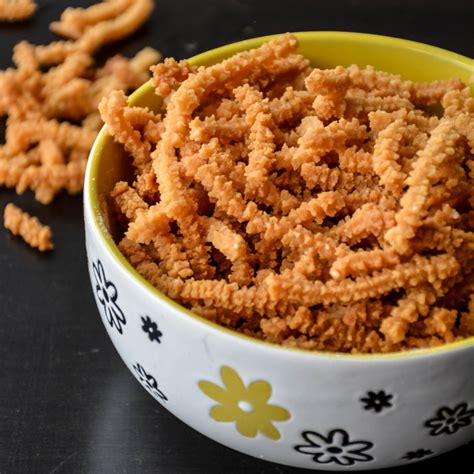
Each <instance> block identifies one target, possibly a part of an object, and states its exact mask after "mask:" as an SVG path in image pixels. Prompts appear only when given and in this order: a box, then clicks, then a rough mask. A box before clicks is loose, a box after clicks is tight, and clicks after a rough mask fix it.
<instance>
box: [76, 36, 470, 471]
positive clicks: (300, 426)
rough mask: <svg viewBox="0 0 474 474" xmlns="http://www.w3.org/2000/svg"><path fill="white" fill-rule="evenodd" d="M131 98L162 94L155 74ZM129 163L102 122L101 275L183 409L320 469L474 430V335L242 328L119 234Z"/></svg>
mask: <svg viewBox="0 0 474 474" xmlns="http://www.w3.org/2000/svg"><path fill="white" fill-rule="evenodd" d="M296 36H297V37H298V39H299V41H300V44H301V46H300V51H301V52H302V53H303V54H305V55H306V56H307V57H308V58H309V59H310V60H311V61H312V62H313V64H314V65H317V66H318V67H323V68H325V67H334V66H336V65H338V64H343V65H349V64H352V63H356V64H358V65H359V66H365V65H367V64H372V65H373V66H375V67H376V68H379V69H383V70H386V71H390V72H396V73H400V74H401V75H402V76H403V77H404V78H407V79H414V80H433V79H444V78H450V77H453V76H458V77H461V78H462V79H464V80H465V81H467V79H468V77H469V75H470V74H471V73H472V72H473V63H472V61H471V60H469V59H467V58H464V57H462V56H459V55H457V54H454V53H450V52H447V51H443V50H441V49H438V48H435V47H431V46H426V45H422V44H418V43H413V42H410V41H405V40H400V39H394V38H387V37H381V36H373V35H366V34H355V33H338V32H307V33H299V34H297V35H296ZM267 39H268V37H267V38H256V39H252V40H248V41H243V42H240V43H235V44H231V45H228V46H224V47H222V48H218V49H215V50H212V51H209V52H206V53H203V54H200V55H198V56H195V57H194V58H192V59H191V62H192V63H193V64H202V65H209V64H212V63H214V62H217V61H220V60H222V59H223V58H225V57H228V56H230V55H231V54H234V53H235V52H238V51H241V50H245V49H249V48H253V47H256V46H258V45H259V44H261V43H262V42H263V41H265V40H267ZM130 103H131V104H138V105H148V106H149V107H152V108H159V107H160V103H159V100H158V99H157V98H156V97H155V96H154V94H153V90H152V87H151V86H150V85H148V84H145V85H144V86H142V87H141V88H140V89H139V90H138V91H137V92H135V93H134V94H133V95H132V96H131V97H130ZM127 163H128V160H127V159H126V158H125V157H124V155H123V151H122V149H121V148H120V147H119V146H117V145H115V144H114V143H113V142H112V139H111V138H110V137H109V136H108V135H107V133H106V131H105V130H102V131H101V132H100V134H99V136H98V138H97V140H96V142H95V145H94V148H93V150H92V152H91V156H90V159H89V164H88V168H87V175H86V180H85V188H84V213H85V225H86V242H87V255H88V266H89V271H90V278H91V283H92V288H93V292H94V295H95V299H96V303H97V307H98V308H99V313H100V315H101V317H102V320H103V323H104V325H105V327H106V329H107V332H108V334H109V336H110V338H111V339H112V341H113V343H114V345H115V347H116V348H117V351H118V352H119V354H120V355H121V357H122V359H123V360H124V362H125V364H126V365H127V367H128V368H129V369H130V371H131V372H132V373H133V374H134V376H135V377H136V378H137V379H138V381H139V382H140V383H141V384H142V385H143V387H144V388H145V389H146V390H147V391H148V392H149V393H150V394H151V395H152V396H153V397H154V398H155V399H156V400H157V401H158V402H159V403H160V404H162V405H163V406H164V407H165V408H166V409H168V410H169V411H170V412H171V413H173V414H174V415H176V416H177V417H178V418H179V419H181V420H182V421H184V422H185V423H187V424H188V425H189V426H191V427H193V428H194V429H196V430H197V431H199V432H201V433H203V434H204V435H206V436H208V437H209V438H212V439H214V440H216V441H218V442H219V443H222V444H224V445H226V446H229V447H231V448H234V449H236V450H238V451H241V452H242V453H246V454H249V455H251V456H255V457H257V458H260V459H265V460H268V461H273V462H277V463H281V464H286V465H290V466H297V467H302V468H310V469H311V468H312V469H327V470H350V469H354V470H369V469H375V468H383V467H388V466H395V465H402V464H406V463H410V462H414V461H417V460H419V459H423V458H427V457H429V456H435V455H438V454H441V453H443V452H445V451H449V450H451V449H453V448H456V447H458V446H460V445H462V444H464V443H467V442H468V441H470V440H471V439H473V438H474V377H473V367H474V338H470V339H467V340H464V341H462V342H457V343H454V344H449V345H446V346H443V347H440V348H436V349H429V350H418V351H412V352H404V353H395V354H386V355H359V356H353V355H343V354H330V353H320V352H319V353H318V352H305V351H302V350H294V349H286V348H282V347H279V346H275V345H271V344H268V343H264V342H259V341H257V340H254V339H251V338H249V337H246V336H242V335H239V334H236V333H234V332H232V331H230V330H228V329H225V328H222V327H220V326H218V325H216V324H214V323H211V322H209V321H207V320H205V319H203V318H201V317H199V316H196V315H194V314H192V313H191V312H190V311H188V310H186V309H185V308H183V307H182V306H180V305H179V304H177V303H176V302H174V301H172V300H170V299H169V298H167V297H166V296H165V295H163V294H162V293H160V292H159V291H157V290H156V289H155V288H153V287H152V286H151V285H150V284H149V283H148V282H147V281H145V280H144V279H143V278H142V277H141V276H140V275H139V274H138V273H137V272H136V271H135V270H134V269H133V267H132V266H131V265H130V264H129V263H128V262H127V260H126V259H125V258H124V257H123V256H122V255H121V253H120V252H119V250H118V248H117V246H116V245H115V243H114V239H113V234H114V226H113V222H112V221H111V220H110V219H109V213H108V209H107V201H106V196H107V194H108V193H109V191H110V189H111V188H112V186H113V184H114V183H115V182H116V181H117V180H119V179H124V178H125V179H126V178H127V176H128V175H129V169H128V165H127Z"/></svg>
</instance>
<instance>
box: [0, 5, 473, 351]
mask: <svg viewBox="0 0 474 474" xmlns="http://www.w3.org/2000/svg"><path fill="white" fill-rule="evenodd" d="M110 3H111V4H110V5H109V8H104V10H100V12H103V13H100V14H103V15H109V11H110V10H114V9H115V8H116V9H120V8H122V6H121V5H122V3H121V2H119V0H116V1H114V2H112V0H111V1H110ZM114 11H115V10H114ZM79 13H80V12H79ZM79 13H78V18H82V17H81V15H82V14H81V15H79ZM71 15H72V13H71ZM72 18H73V16H71V19H70V20H68V19H67V18H66V15H65V18H64V25H66V24H71V25H72V24H73V23H74V22H76V20H74V22H73V21H72ZM66 20H67V21H66ZM75 25H76V26H75V28H76V31H77V34H84V35H85V34H87V31H88V30H87V27H86V26H82V24H81V23H80V21H79V20H77V22H76V23H75ZM83 31H85V33H82V32H83ZM296 48H297V41H296V39H295V38H294V37H293V36H292V35H290V34H286V35H282V36H280V37H278V38H277V39H274V40H272V41H270V42H268V43H265V44H263V45H262V46H261V47H259V48H256V49H254V50H250V51H245V52H242V53H239V54H236V55H235V56H232V57H230V58H228V59H226V60H224V61H222V62H221V63H218V64H215V65H213V66H210V67H207V68H205V67H201V68H195V67H191V66H190V65H189V64H188V63H186V62H185V61H181V62H177V61H175V60H174V59H166V60H165V61H164V62H163V63H162V64H159V65H157V66H154V67H153V68H152V70H153V83H154V86H155V92H156V94H157V95H158V96H160V97H162V98H163V104H164V106H163V113H162V114H161V115H154V114H152V113H151V112H150V111H149V110H147V109H144V108H140V107H130V106H128V105H127V100H126V96H125V95H124V93H123V92H112V93H111V94H110V95H109V96H108V97H107V98H104V99H103V100H102V102H101V104H100V111H101V114H102V117H103V119H104V121H105V122H106V125H107V127H108V130H109V132H110V134H111V135H112V136H113V137H114V139H115V140H116V141H117V142H119V143H122V144H123V145H124V146H125V148H126V150H127V151H128V152H129V154H130V155H131V157H132V158H133V159H132V160H131V163H132V170H133V178H132V179H131V180H130V182H128V183H127V182H124V181H120V182H118V183H116V184H115V187H114V188H113V190H112V192H111V194H110V196H109V198H110V204H111V207H112V209H113V210H114V211H115V216H116V220H117V224H118V225H119V227H120V228H121V229H122V230H123V235H122V237H123V238H121V239H119V240H120V241H119V248H120V250H121V251H122V252H123V253H124V255H125V256H126V257H127V258H128V259H129V261H130V262H131V263H132V265H133V266H134V267H135V268H136V270H137V271H138V272H139V273H140V274H141V275H143V276H144V277H145V278H146V279H148V280H149V281H150V282H151V283H152V284H153V285H154V286H155V287H156V288H158V289H159V290H161V291H162V292H164V293H166V294H167V295H168V296H169V297H171V298H173V299H175V300H176V301H178V302H179V303H181V304H183V305H185V306H186V307H188V308H189V309H191V310H192V311H194V312H196V313H197V314H200V315H201V316H203V317H205V318H208V319H210V320H212V321H214V322H216V323H218V324H221V325H224V326H227V327H230V328H233V329H235V330H236V331H240V332H242V333H244V334H247V335H249V336H252V337H255V338H259V339H263V340H266V341H270V342H273V343H277V344H282V345H285V346H290V347H299V348H303V349H308V350H323V351H342V352H354V353H355V352H389V351H398V350H407V349H413V348H420V347H429V346H433V345H438V344H443V343H448V342H452V341H456V340H459V339H461V338H464V337H468V336H472V335H474V322H473V321H474V315H473V310H474V303H473V289H474V286H473V283H472V282H473V281H474V276H473V275H474V274H473V272H472V268H473V264H474V218H473V216H474V211H473V209H472V206H473V202H474V197H473V191H472V189H473V187H472V183H473V177H474V162H473V160H472V153H473V151H474V135H473V132H472V130H473V129H474V127H473V125H474V124H473V117H474V106H473V102H472V99H471V98H470V96H469V94H468V93H467V92H466V90H467V89H465V86H464V84H463V83H462V82H461V81H459V80H457V79H453V80H449V81H435V82H433V83H414V82H411V81H402V80H401V79H400V77H399V76H396V75H393V74H388V73H385V72H381V71H376V70H375V69H373V68H372V67H367V68H364V69H360V68H358V67H357V66H350V67H347V68H345V67H342V66H339V67H337V68H335V69H329V70H320V69H311V68H310V67H309V65H308V62H307V61H306V59H305V58H304V57H302V56H300V55H298V54H297V53H296V52H295V51H296ZM20 53H22V54H21V55H20ZM23 56H24V57H23ZM18 62H21V63H23V64H25V65H28V64H29V63H30V62H31V60H30V59H29V56H28V51H19V52H18ZM25 67H26V66H25ZM433 104H434V105H436V104H440V105H441V106H442V107H443V108H444V114H443V116H442V117H437V116H435V115H430V114H429V113H428V112H426V108H425V107H424V106H426V105H433ZM13 145H15V142H13ZM10 146H12V145H10ZM48 147H49V145H42V147H41V149H40V150H39V151H40V152H42V151H43V150H44V149H49V148H48ZM19 149H21V150H22V151H23V155H22V156H21V158H18V159H17V161H16V162H15V167H18V168H20V169H23V168H26V169H29V168H31V167H33V168H34V166H37V162H36V161H34V160H38V159H39V160H43V158H42V156H43V155H42V154H41V153H40V155H39V157H36V156H35V155H34V154H33V155H32V156H30V155H29V153H30V152H29V151H28V150H24V149H23V148H22V147H19ZM43 153H44V152H43ZM53 156H54V159H53V158H51V160H53V161H54V160H60V155H58V154H54V153H53ZM1 164H2V161H1V158H0V179H2V180H3V181H4V182H5V183H8V185H11V183H12V182H14V181H15V177H16V174H15V172H13V171H12V172H11V173H7V172H5V171H4V170H3V169H2V166H1ZM51 166H56V165H51ZM59 166H60V165H59Z"/></svg>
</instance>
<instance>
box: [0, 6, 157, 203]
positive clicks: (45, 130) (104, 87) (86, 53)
mask: <svg viewBox="0 0 474 474" xmlns="http://www.w3.org/2000/svg"><path fill="white" fill-rule="evenodd" d="M7 3H8V2H7ZM152 8H153V2H152V1H151V0H134V1H131V0H127V1H124V0H109V1H105V2H102V3H99V4H96V5H93V6H91V7H89V8H86V9H82V8H68V9H66V10H65V12H64V13H63V15H62V16H61V20H60V21H59V22H53V23H52V25H51V29H52V30H53V31H55V32H57V33H58V34H62V35H65V36H68V37H71V38H73V40H68V41H56V42H53V43H50V44H49V45H45V46H35V45H32V44H30V43H28V42H26V41H21V42H20V43H18V44H17V45H16V46H15V48H14V52H13V61H14V63H15V66H16V67H15V68H9V69H6V70H4V71H0V117H2V116H6V117H7V122H6V134H5V144H4V145H3V146H0V186H6V187H9V188H15V190H16V192H17V193H18V194H22V193H24V192H25V191H26V190H28V189H30V190H31V191H33V192H34V193H35V197H36V199H37V200H38V201H40V202H41V203H43V204H48V203H50V202H51V201H52V200H53V199H54V197H55V196H56V194H58V193H59V192H61V191H63V190H65V191H67V192H68V193H71V194H75V193H79V192H81V191H82V188H83V181H84V172H85V168H86V162H87V157H88V154H89V151H90V148H91V146H92V144H93V142H94V140H95V137H96V135H97V132H98V131H99V129H100V127H101V125H102V121H101V120H100V116H99V113H98V111H97V106H98V104H99V102H100V100H101V98H102V97H103V96H105V95H107V94H109V93H110V92H111V91H112V90H115V89H119V90H124V91H131V90H134V89H136V88H137V87H139V86H140V85H142V84H143V83H144V82H146V81H147V80H148V79H149V77H150V73H149V67H150V66H151V65H152V64H155V63H156V62H158V61H159V60H160V54H159V53H158V52H157V51H155V50H154V49H152V48H144V49H143V50H142V51H140V52H139V53H138V54H137V55H136V56H135V57H133V58H131V59H128V58H125V57H124V56H121V55H116V56H113V57H111V58H109V59H107V61H106V62H105V64H104V65H103V66H100V67H98V66H97V65H96V64H95V62H94V57H93V54H94V53H95V52H96V51H97V50H98V49H99V48H101V47H102V46H103V45H104V44H107V43H109V42H112V41H116V40H119V39H122V38H124V37H126V36H128V35H130V34H131V33H133V32H134V31H135V30H137V29H138V28H139V27H140V26H141V25H142V24H143V22H144V21H145V20H146V19H147V18H148V16H149V15H150V12H151V10H152Z"/></svg>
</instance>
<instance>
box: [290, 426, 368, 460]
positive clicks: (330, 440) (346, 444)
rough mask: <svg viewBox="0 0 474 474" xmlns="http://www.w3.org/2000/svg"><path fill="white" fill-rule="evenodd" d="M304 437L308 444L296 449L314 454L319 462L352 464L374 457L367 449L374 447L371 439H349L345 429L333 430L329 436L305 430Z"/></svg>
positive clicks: (314, 457) (314, 458)
mask: <svg viewBox="0 0 474 474" xmlns="http://www.w3.org/2000/svg"><path fill="white" fill-rule="evenodd" d="M302 436H303V438H304V439H305V441H307V442H308V444H302V445H299V446H295V449H296V451H298V452H300V453H303V454H310V455H311V456H313V461H314V462H317V463H319V464H331V463H335V464H340V465H341V466H352V465H353V464H355V463H356V462H367V461H372V460H373V459H374V458H373V457H372V456H371V455H370V454H367V453H366V452H365V451H367V450H369V449H371V448H373V447H374V444H373V443H371V442H370V441H349V435H348V434H347V432H346V431H344V430H340V429H337V430H332V431H330V432H329V434H328V435H327V436H323V435H321V434H319V433H315V432H314V431H304V432H303V433H302Z"/></svg>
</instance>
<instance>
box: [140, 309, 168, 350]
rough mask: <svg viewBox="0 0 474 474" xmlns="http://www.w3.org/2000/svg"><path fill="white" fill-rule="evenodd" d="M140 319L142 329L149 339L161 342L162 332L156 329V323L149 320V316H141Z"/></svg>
mask: <svg viewBox="0 0 474 474" xmlns="http://www.w3.org/2000/svg"><path fill="white" fill-rule="evenodd" d="M142 321H143V326H142V329H143V330H144V331H145V332H146V333H148V337H149V339H150V341H156V342H157V343H158V344H159V343H160V342H161V336H163V333H162V332H161V331H160V330H159V329H158V325H157V324H156V323H155V322H154V321H152V320H151V318H150V316H145V317H143V316H142Z"/></svg>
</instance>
